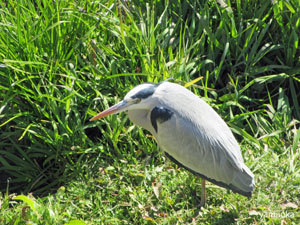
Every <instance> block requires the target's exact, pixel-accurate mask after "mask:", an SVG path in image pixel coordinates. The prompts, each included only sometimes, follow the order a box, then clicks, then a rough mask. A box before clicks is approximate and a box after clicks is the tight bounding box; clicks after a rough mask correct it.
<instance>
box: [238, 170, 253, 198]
mask: <svg viewBox="0 0 300 225" xmlns="http://www.w3.org/2000/svg"><path fill="white" fill-rule="evenodd" d="M232 185H233V186H234V187H235V188H236V189H237V190H234V191H236V192H238V193H240V194H242V195H245V196H247V197H251V194H252V192H253V190H254V187H255V183H254V175H253V173H252V172H251V171H250V169H249V168H248V167H247V166H246V165H245V164H243V166H242V171H239V172H237V173H236V174H235V177H234V178H233V180H232Z"/></svg>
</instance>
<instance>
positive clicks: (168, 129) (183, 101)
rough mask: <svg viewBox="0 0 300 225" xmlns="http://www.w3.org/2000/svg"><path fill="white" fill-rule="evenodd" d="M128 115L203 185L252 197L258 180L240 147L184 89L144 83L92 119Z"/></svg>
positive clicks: (212, 113) (220, 121)
mask: <svg viewBox="0 0 300 225" xmlns="http://www.w3.org/2000/svg"><path fill="white" fill-rule="evenodd" d="M123 111H128V117H129V119H130V120H131V121H132V122H133V123H134V124H137V125H139V126H141V127H143V128H144V129H146V130H148V131H150V132H151V133H152V135H153V136H154V137H155V139H156V141H157V143H158V145H159V146H160V148H161V149H162V150H163V151H164V152H165V154H166V156H167V157H169V158H170V159H171V160H172V161H174V162H175V163H177V164H179V165H180V166H182V167H184V168H186V169H187V170H189V171H191V172H192V173H194V174H197V175H198V176H200V177H201V178H202V192H201V205H204V203H205V199H206V195H205V180H208V181H210V182H212V183H214V184H216V185H218V186H221V187H223V188H227V189H230V190H232V191H233V192H236V193H239V194H241V195H244V196H247V197H251V194H252V192H253V190H254V187H255V184H254V175H253V173H252V172H251V171H250V169H249V168H248V167H247V166H246V165H245V164H244V160H243V157H242V154H241V150H240V147H239V145H238V143H237V141H236V139H235V138H234V136H233V134H232V132H231V130H230V128H229V127H228V126H227V124H226V123H225V122H224V120H223V119H222V118H221V117H220V116H219V115H218V114H217V113H216V111H215V110H214V109H213V108H212V107H210V106H209V105H208V104H207V103H206V102H205V101H203V100H202V99H201V98H199V97H198V96H197V95H195V94H194V93H192V92H191V91H189V90H188V89H186V88H185V87H183V86H181V85H178V84H175V83H171V82H168V81H163V82H161V83H144V84H140V85H138V86H136V87H134V88H133V89H132V90H130V91H129V92H128V93H127V94H126V96H125V97H124V99H123V100H122V101H121V102H119V103H117V104H116V105H114V106H112V107H110V108H109V109H107V110H105V111H103V112H101V113H99V114H98V115H96V116H94V117H93V118H91V119H90V120H91V121H93V120H96V119H99V118H102V117H105V116H107V115H110V114H115V113H120V112H123Z"/></svg>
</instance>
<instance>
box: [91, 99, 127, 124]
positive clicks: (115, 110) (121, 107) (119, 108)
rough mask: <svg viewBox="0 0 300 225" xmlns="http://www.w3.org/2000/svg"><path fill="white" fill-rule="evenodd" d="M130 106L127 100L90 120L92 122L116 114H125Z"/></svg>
mask: <svg viewBox="0 0 300 225" xmlns="http://www.w3.org/2000/svg"><path fill="white" fill-rule="evenodd" d="M128 106H129V103H128V102H127V101H125V100H123V101H121V102H119V103H117V104H115V105H113V106H112V107H110V108H108V109H107V110H104V111H103V112H101V113H99V114H98V115H96V116H94V117H93V118H91V119H90V121H94V120H97V119H100V118H103V117H105V116H108V115H110V114H116V113H120V112H123V111H125V110H126V109H127V107H128Z"/></svg>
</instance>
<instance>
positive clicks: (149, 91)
mask: <svg viewBox="0 0 300 225" xmlns="http://www.w3.org/2000/svg"><path fill="white" fill-rule="evenodd" d="M158 85H159V84H153V85H151V86H149V87H147V88H145V89H142V90H140V91H139V92H137V93H136V94H135V95H133V96H132V97H131V98H133V99H135V98H140V99H145V98H148V97H149V96H151V95H153V93H154V91H155V89H156V88H157V87H158Z"/></svg>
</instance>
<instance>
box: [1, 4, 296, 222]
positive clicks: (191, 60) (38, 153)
mask: <svg viewBox="0 0 300 225" xmlns="http://www.w3.org/2000/svg"><path fill="white" fill-rule="evenodd" d="M222 2H223V1H170V2H169V1H155V2H153V1H113V0H105V1H104V0H100V1H75V0H66V1H50V0H44V1H22V0H19V1H12V0H8V1H2V2H1V3H0V12H1V13H0V18H1V19H0V190H1V193H0V224H16V225H18V224H70V225H71V224H72V225H75V224H77V225H80V224H299V222H300V211H299V210H300V194H299V193H300V189H299V187H300V142H299V138H300V129H299V120H300V107H299V99H300V96H299V93H300V88H299V87H300V76H299V74H300V69H299V68H300V60H299V56H300V51H299V46H298V43H299V36H300V32H299V31H300V29H299V24H300V19H299V18H300V5H299V2H298V1H296V0H291V1H283V0H278V1H271V0H270V1H226V4H227V5H228V7H227V8H223V7H225V6H226V4H224V3H222ZM171 77H172V78H174V82H176V83H179V84H181V85H187V86H189V87H188V88H189V89H190V90H191V91H193V92H194V93H195V94H197V95H199V96H200V97H202V98H203V99H204V100H205V101H207V102H208V103H209V104H210V105H211V106H212V107H213V108H214V109H215V110H216V111H217V112H218V113H219V114H220V115H221V117H222V118H223V119H224V120H225V121H226V122H227V124H228V125H229V126H230V127H231V128H232V131H233V132H234V134H235V136H236V138H237V139H238V142H239V143H240V144H241V149H242V154H243V156H244V159H245V162H246V164H247V166H248V167H249V168H250V169H251V170H252V171H253V172H254V174H255V182H256V189H255V191H254V193H253V196H252V198H251V199H247V198H245V197H243V196H241V195H238V194H233V193H232V192H230V191H228V190H225V189H223V188H220V187H218V186H216V185H213V184H211V183H208V185H207V198H208V199H207V205H206V206H205V208H202V209H201V210H200V208H199V203H200V196H201V180H200V178H197V177H195V176H194V175H192V174H191V173H189V172H188V171H186V170H185V169H183V168H178V167H177V166H176V165H174V164H173V163H172V162H170V161H169V160H167V159H166V158H165V156H164V154H163V153H161V152H160V150H159V148H158V147H157V145H156V143H155V140H154V138H153V137H152V136H151V135H150V134H149V133H148V132H147V131H144V130H142V129H141V128H139V127H136V126H133V125H132V124H131V123H130V122H129V121H128V119H127V117H126V115H125V114H120V115H113V116H109V117H107V118H105V119H102V120H100V121H97V122H90V121H89V119H90V118H91V117H92V116H93V115H95V114H96V113H97V112H98V111H102V110H103V109H105V108H107V107H108V106H109V105H112V104H114V103H115V102H117V101H118V100H120V99H121V98H123V97H124V95H125V94H126V92H127V91H129V90H130V89H131V88H132V87H134V86H135V85H137V84H139V83H142V82H146V81H151V82H159V81H162V80H165V79H167V78H171Z"/></svg>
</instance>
